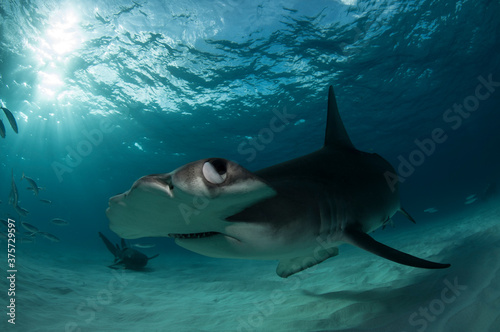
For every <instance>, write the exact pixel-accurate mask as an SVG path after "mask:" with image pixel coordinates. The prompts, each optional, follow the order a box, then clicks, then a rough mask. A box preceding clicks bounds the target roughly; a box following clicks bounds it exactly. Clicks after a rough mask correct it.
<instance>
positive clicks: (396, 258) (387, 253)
mask: <svg viewBox="0 0 500 332" xmlns="http://www.w3.org/2000/svg"><path fill="white" fill-rule="evenodd" d="M344 236H345V237H346V239H347V241H348V242H349V243H350V244H353V245H355V246H356V247H359V248H361V249H364V250H366V251H369V252H371V253H372V254H375V255H378V256H380V257H383V258H385V259H388V260H391V261H393V262H396V263H399V264H403V265H408V266H413V267H419V268H423V269H444V268H447V267H450V264H441V263H435V262H431V261H427V260H425V259H421V258H418V257H415V256H412V255H408V254H406V253H404V252H402V251H399V250H396V249H394V248H391V247H389V246H386V245H385V244H382V243H380V242H377V241H375V240H374V239H373V238H372V237H371V236H370V235H368V234H366V233H364V232H361V231H358V230H346V231H345V232H344Z"/></svg>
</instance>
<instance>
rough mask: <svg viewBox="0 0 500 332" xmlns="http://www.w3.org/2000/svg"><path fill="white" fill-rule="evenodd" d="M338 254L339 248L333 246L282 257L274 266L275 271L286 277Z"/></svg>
mask: <svg viewBox="0 0 500 332" xmlns="http://www.w3.org/2000/svg"><path fill="white" fill-rule="evenodd" d="M338 254H339V249H338V248H336V247H335V248H328V249H322V250H318V251H315V252H314V254H312V255H307V256H301V257H294V258H290V259H282V260H280V263H279V264H278V267H277V268H276V273H277V274H278V275H279V276H280V277H282V278H288V277H289V276H291V275H292V274H295V273H297V272H300V271H303V270H305V269H307V268H310V267H311V266H314V265H316V264H319V263H321V262H323V261H325V260H327V259H328V258H330V257H334V256H337V255H338Z"/></svg>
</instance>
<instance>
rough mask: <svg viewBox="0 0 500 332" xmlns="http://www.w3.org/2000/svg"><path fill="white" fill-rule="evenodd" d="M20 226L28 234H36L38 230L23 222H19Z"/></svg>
mask: <svg viewBox="0 0 500 332" xmlns="http://www.w3.org/2000/svg"><path fill="white" fill-rule="evenodd" d="M21 225H22V226H23V227H24V229H25V230H27V231H28V232H31V233H38V232H39V230H38V228H36V227H35V226H33V225H32V224H28V223H27V222H25V221H23V222H21Z"/></svg>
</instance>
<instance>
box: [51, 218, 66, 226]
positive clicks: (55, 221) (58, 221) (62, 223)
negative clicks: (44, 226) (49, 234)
mask: <svg viewBox="0 0 500 332" xmlns="http://www.w3.org/2000/svg"><path fill="white" fill-rule="evenodd" d="M50 222H51V223H53V224H54V225H59V226H65V225H69V222H67V221H66V220H64V219H61V218H54V219H52V220H51V221H50Z"/></svg>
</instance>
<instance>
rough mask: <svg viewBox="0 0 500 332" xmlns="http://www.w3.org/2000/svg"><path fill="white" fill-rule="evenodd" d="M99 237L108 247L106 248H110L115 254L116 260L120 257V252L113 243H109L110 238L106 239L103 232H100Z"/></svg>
mask: <svg viewBox="0 0 500 332" xmlns="http://www.w3.org/2000/svg"><path fill="white" fill-rule="evenodd" d="M99 236H100V237H101V239H102V242H104V244H105V245H106V248H108V250H109V251H110V252H111V253H112V254H113V256H115V258H116V257H118V251H117V249H116V247H115V246H114V245H113V243H111V241H109V240H108V238H107V237H105V236H104V234H102V233H101V232H99Z"/></svg>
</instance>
